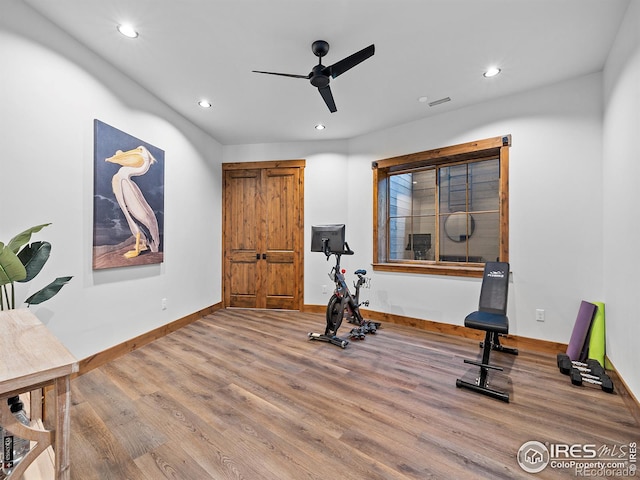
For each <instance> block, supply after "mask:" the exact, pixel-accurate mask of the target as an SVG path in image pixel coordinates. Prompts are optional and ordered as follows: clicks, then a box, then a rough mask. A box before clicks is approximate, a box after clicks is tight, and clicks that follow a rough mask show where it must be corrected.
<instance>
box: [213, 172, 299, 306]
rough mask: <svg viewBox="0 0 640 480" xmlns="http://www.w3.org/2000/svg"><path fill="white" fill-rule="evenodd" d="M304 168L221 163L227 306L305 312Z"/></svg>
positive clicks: (225, 299)
mask: <svg viewBox="0 0 640 480" xmlns="http://www.w3.org/2000/svg"><path fill="white" fill-rule="evenodd" d="M304 165H305V162H304V160H290V161H281V162H255V163H225V164H223V165H222V170H223V174H224V186H223V198H224V209H223V226H224V232H223V245H224V247H223V253H224V265H223V292H224V295H223V296H224V304H225V306H226V307H243V308H280V309H290V310H300V309H301V308H302V298H303V287H302V286H303V275H304V272H303V253H302V248H303V243H304V241H303V229H304V220H303V219H304V212H303V198H304V192H303V185H304Z"/></svg>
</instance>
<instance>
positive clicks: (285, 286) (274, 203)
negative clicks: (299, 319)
mask: <svg viewBox="0 0 640 480" xmlns="http://www.w3.org/2000/svg"><path fill="white" fill-rule="evenodd" d="M299 170H300V169H298V168H278V169H275V168H269V169H266V170H265V171H264V174H265V175H264V184H263V185H264V192H265V196H266V201H265V205H266V239H265V240H266V245H265V247H266V252H267V258H266V263H267V268H266V285H267V289H266V296H267V299H266V302H267V308H288V309H293V308H295V307H294V305H293V304H294V301H295V300H296V292H297V288H298V282H297V280H296V279H297V258H298V252H296V243H297V235H298V232H297V228H294V226H295V225H296V224H297V221H296V220H297V219H298V218H299V215H300V213H299V212H300V209H299V207H298V205H299V201H298V195H297V186H298V183H299V177H298V173H299Z"/></svg>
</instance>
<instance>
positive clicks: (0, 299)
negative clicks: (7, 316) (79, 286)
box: [0, 223, 73, 310]
mask: <svg viewBox="0 0 640 480" xmlns="http://www.w3.org/2000/svg"><path fill="white" fill-rule="evenodd" d="M48 225H51V224H50V223H44V224H42V225H37V226H35V227H31V228H29V229H27V230H25V231H24V232H22V233H19V234H18V235H16V236H15V237H13V238H12V239H11V240H9V243H7V244H6V245H5V244H4V243H2V242H0V310H10V309H13V308H16V299H15V290H14V283H15V282H20V283H25V282H29V281H31V280H33V279H34V278H35V276H36V275H38V273H40V271H41V270H42V267H44V265H45V263H47V260H48V259H49V254H50V253H51V244H50V243H49V242H33V243H29V241H30V240H31V235H32V234H34V233H37V232H39V231H40V230H42V229H43V228H44V227H46V226H48ZM71 278H73V277H58V278H56V279H55V280H54V281H53V282H51V283H50V284H49V285H47V286H46V287H44V288H42V289H41V290H39V291H37V292H36V293H34V294H33V295H31V296H30V297H29V298H27V299H26V300H25V301H24V303H26V304H27V306H30V305H37V304H39V303H42V302H44V301H46V300H49V299H50V298H51V297H53V296H54V295H55V294H57V293H58V292H59V291H60V289H61V288H62V287H63V286H64V285H65V284H66V283H68V282H69V280H71Z"/></svg>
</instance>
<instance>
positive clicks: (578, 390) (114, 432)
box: [70, 310, 640, 480]
mask: <svg viewBox="0 0 640 480" xmlns="http://www.w3.org/2000/svg"><path fill="white" fill-rule="evenodd" d="M323 317H324V316H323V315H321V314H309V313H300V312H285V311H250V310H220V311H218V312H215V313H214V314H211V315H208V316H206V317H205V318H203V319H202V320H198V321H197V322H195V323H192V324H191V325H188V326H186V327H184V328H182V329H180V330H178V331H177V332H174V333H172V334H170V335H167V336H166V337H163V338H161V339H159V340H156V341H155V342H153V343H151V344H149V345H146V346H144V347H142V348H140V349H138V350H136V351H134V352H131V353H129V354H127V355H124V356H122V357H120V358H118V359H117V360H115V361H112V362H110V363H108V364H106V365H104V366H102V367H100V368H97V369H95V370H92V371H90V372H89V373H87V374H85V375H82V376H80V377H78V378H76V379H74V380H73V382H72V384H71V386H72V408H71V452H70V454H71V466H72V467H71V476H72V478H73V479H77V480H90V479H97V480H98V479H99V480H107V479H117V480H121V479H143V480H157V479H160V478H172V479H189V480H200V479H203V480H206V479H216V480H218V479H249V480H253V479H273V480H288V479H292V480H300V479H318V480H327V479H331V480H333V479H339V480H343V479H344V480H347V479H358V480H361V479H362V480H364V479H366V480H374V479H421V480H422V479H429V478H434V479H463V478H464V479H472V478H487V479H489V478H490V479H496V478H504V479H514V478H529V479H530V478H531V477H532V475H531V474H528V473H525V472H524V471H523V470H522V469H521V468H520V466H519V465H518V463H517V461H516V455H517V452H518V449H519V448H520V446H521V445H522V444H523V443H525V442H527V441H530V440H537V441H540V442H543V443H544V442H549V443H551V444H558V443H567V444H587V443H588V444H595V445H596V446H598V448H599V447H600V446H603V445H605V446H609V447H611V446H614V445H616V446H620V445H622V444H628V443H630V442H638V441H640V424H639V423H638V422H637V421H636V420H635V418H634V417H633V415H632V414H631V412H630V411H629V409H628V407H627V406H626V405H625V403H624V401H623V399H622V398H621V395H619V394H617V393H615V394H612V395H610V394H607V393H604V392H602V391H601V390H600V389H597V388H589V387H575V386H572V385H571V384H570V381H569V379H568V377H566V376H564V375H561V374H560V373H559V372H558V369H557V367H556V360H555V356H552V355H548V354H540V353H532V352H521V353H520V355H519V356H517V357H514V356H511V355H507V354H503V353H499V352H494V353H493V354H492V360H493V363H496V364H498V365H501V366H503V367H504V369H505V370H504V372H495V373H492V376H491V377H490V378H491V379H492V385H493V387H494V388H497V389H505V390H507V391H509V392H510V394H511V403H509V404H505V403H502V402H500V401H497V400H494V399H491V398H489V397H485V396H482V395H478V394H476V393H473V392H470V391H468V390H463V389H458V388H456V386H455V381H456V378H460V377H462V378H465V379H469V380H471V381H473V379H474V378H475V376H476V372H477V367H473V366H471V365H468V364H464V363H463V362H462V359H463V358H477V357H478V356H479V353H480V349H479V348H478V343H477V341H473V340H469V339H464V338H460V337H453V336H446V335H441V334H434V333H430V332H425V331H422V330H418V329H415V328H411V327H404V326H399V325H393V324H388V325H383V328H382V329H381V330H379V332H378V333H377V334H376V335H368V336H367V338H366V340H364V341H360V342H352V343H351V344H350V345H349V346H348V347H347V348H346V349H344V350H343V349H341V348H339V347H335V346H333V345H330V344H327V343H321V342H315V341H309V340H307V333H308V332H310V331H315V332H320V331H323V330H324V318H323ZM348 330H349V326H347V325H343V327H342V329H341V332H342V331H343V332H344V333H346V332H348ZM574 473H575V472H573V471H571V470H567V469H565V470H558V469H552V468H551V467H547V468H546V469H545V470H544V471H543V472H541V473H539V474H537V475H535V476H534V477H535V478H540V479H547V478H573V477H574ZM596 478H597V477H596Z"/></svg>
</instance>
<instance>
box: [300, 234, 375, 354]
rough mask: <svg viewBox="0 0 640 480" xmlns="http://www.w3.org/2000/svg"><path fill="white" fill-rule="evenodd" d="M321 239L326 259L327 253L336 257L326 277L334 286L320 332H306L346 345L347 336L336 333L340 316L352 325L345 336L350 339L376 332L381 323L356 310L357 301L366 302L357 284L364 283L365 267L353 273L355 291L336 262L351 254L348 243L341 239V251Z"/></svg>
mask: <svg viewBox="0 0 640 480" xmlns="http://www.w3.org/2000/svg"><path fill="white" fill-rule="evenodd" d="M322 243H323V252H324V254H325V255H326V257H327V260H329V257H330V256H331V255H335V257H336V264H335V266H334V267H332V268H331V272H329V278H330V279H331V281H332V282H334V283H335V290H334V292H333V295H332V296H331V298H330V299H329V303H328V304H327V313H326V321H327V325H326V328H325V331H324V334H320V333H309V340H320V341H324V342H329V343H332V344H333V345H337V346H339V347H342V348H346V346H347V345H348V344H349V340H346V339H343V338H340V337H338V329H339V328H340V326H341V325H342V320H343V319H344V318H346V319H347V321H348V322H349V323H351V324H355V325H356V326H355V327H354V328H352V329H351V331H350V332H349V338H351V339H354V340H364V338H365V334H367V333H376V331H377V330H378V328H380V325H381V324H380V323H379V322H372V321H370V320H365V319H364V318H362V314H361V313H360V305H364V306H369V301H368V300H366V301H364V302H362V303H360V288H361V287H362V286H363V285H366V284H367V283H368V279H367V278H366V277H365V275H366V274H367V271H366V270H364V269H359V270H356V271H355V272H354V275H357V276H358V280H357V281H355V282H354V284H353V286H354V288H355V294H352V293H351V292H350V291H349V287H348V286H347V282H346V279H345V276H344V274H345V270H343V269H342V267H341V266H340V258H341V257H342V255H353V254H354V252H353V250H351V249H350V248H349V244H348V243H347V242H344V247H343V251H342V252H335V251H332V250H330V249H329V246H328V242H326V241H325V240H324V239H323V242H322Z"/></svg>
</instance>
